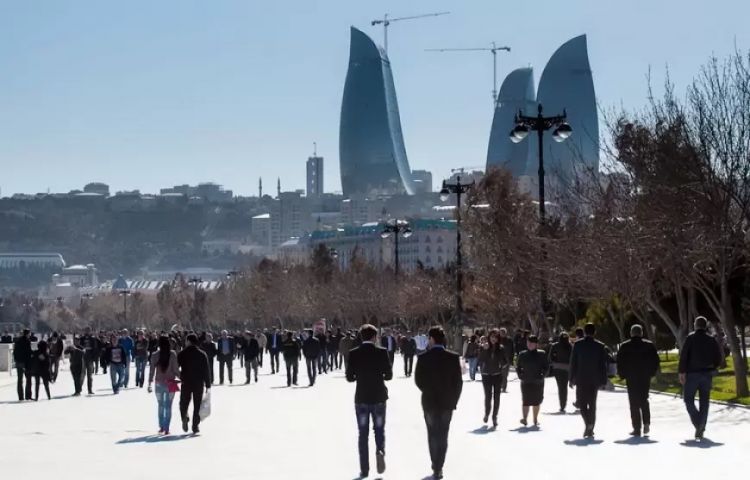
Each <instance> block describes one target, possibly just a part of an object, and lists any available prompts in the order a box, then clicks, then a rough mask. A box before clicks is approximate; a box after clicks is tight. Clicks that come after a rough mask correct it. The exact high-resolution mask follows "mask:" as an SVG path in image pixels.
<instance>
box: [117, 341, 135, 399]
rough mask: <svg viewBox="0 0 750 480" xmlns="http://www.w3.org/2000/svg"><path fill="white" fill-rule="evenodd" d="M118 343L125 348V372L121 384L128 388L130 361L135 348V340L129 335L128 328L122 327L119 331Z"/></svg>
mask: <svg viewBox="0 0 750 480" xmlns="http://www.w3.org/2000/svg"><path fill="white" fill-rule="evenodd" d="M118 344H119V345H120V346H121V347H122V349H123V350H125V374H124V379H123V386H124V387H125V388H128V383H130V361H131V360H132V359H133V350H135V342H134V341H133V337H131V336H130V334H129V332H128V329H127V328H123V329H122V332H120V340H119V342H118Z"/></svg>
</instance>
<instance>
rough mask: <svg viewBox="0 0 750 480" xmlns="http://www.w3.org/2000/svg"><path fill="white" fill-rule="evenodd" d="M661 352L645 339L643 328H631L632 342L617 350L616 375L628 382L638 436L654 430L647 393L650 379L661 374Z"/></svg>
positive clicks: (635, 429)
mask: <svg viewBox="0 0 750 480" xmlns="http://www.w3.org/2000/svg"><path fill="white" fill-rule="evenodd" d="M659 362H660V361H659V353H658V352H657V351H656V347H655V346H654V344H653V343H651V342H649V341H648V340H644V339H643V327H641V326H640V325H637V324H636V325H633V326H632V327H630V340H627V341H626V342H624V343H623V344H622V345H620V348H619V349H618V351H617V373H618V374H619V375H620V377H621V378H624V379H625V382H626V384H627V387H628V400H629V401H630V419H631V421H632V423H633V431H632V432H631V433H630V434H631V435H633V436H635V437H640V436H641V425H642V426H643V433H644V434H645V435H648V433H649V431H650V430H651V409H650V408H649V404H648V392H649V390H650V389H651V378H653V376H654V375H656V372H658V371H659Z"/></svg>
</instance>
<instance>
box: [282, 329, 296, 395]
mask: <svg viewBox="0 0 750 480" xmlns="http://www.w3.org/2000/svg"><path fill="white" fill-rule="evenodd" d="M281 351H282V352H283V355H284V363H285V364H286V386H287V387H291V386H292V384H294V385H297V375H298V373H299V357H300V353H301V352H300V351H301V348H300V346H299V342H297V339H296V338H294V335H293V334H292V332H286V338H285V339H284V341H283V342H281Z"/></svg>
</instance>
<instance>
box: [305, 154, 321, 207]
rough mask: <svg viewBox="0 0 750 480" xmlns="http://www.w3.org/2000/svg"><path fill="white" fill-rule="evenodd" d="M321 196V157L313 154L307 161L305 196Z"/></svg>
mask: <svg viewBox="0 0 750 480" xmlns="http://www.w3.org/2000/svg"><path fill="white" fill-rule="evenodd" d="M320 195H323V157H319V156H317V155H315V154H313V156H312V157H309V158H308V159H307V196H308V197H319V196H320Z"/></svg>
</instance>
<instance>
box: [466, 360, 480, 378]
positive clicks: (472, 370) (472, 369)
mask: <svg viewBox="0 0 750 480" xmlns="http://www.w3.org/2000/svg"><path fill="white" fill-rule="evenodd" d="M466 361H467V362H469V378H470V379H471V381H472V382H473V381H474V380H476V377H477V365H478V364H479V357H472V358H467V359H466Z"/></svg>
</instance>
